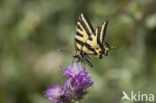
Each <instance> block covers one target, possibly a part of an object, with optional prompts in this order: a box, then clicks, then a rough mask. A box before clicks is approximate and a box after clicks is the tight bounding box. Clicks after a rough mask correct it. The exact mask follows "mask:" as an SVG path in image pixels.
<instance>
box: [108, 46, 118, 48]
mask: <svg viewBox="0 0 156 103" xmlns="http://www.w3.org/2000/svg"><path fill="white" fill-rule="evenodd" d="M110 48H111V49H118V48H119V47H118V46H111V47H110Z"/></svg>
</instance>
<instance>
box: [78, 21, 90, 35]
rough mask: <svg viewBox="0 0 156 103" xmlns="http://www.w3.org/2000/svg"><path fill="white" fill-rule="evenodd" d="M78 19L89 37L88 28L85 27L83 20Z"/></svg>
mask: <svg viewBox="0 0 156 103" xmlns="http://www.w3.org/2000/svg"><path fill="white" fill-rule="evenodd" d="M78 21H79V22H80V24H81V25H82V26H83V28H84V30H85V32H86V33H87V35H88V37H90V35H91V34H90V32H89V30H88V28H87V27H86V25H85V24H84V22H83V21H80V20H78Z"/></svg>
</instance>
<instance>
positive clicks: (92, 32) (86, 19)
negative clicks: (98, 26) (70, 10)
mask: <svg viewBox="0 0 156 103" xmlns="http://www.w3.org/2000/svg"><path fill="white" fill-rule="evenodd" d="M81 15H82V16H83V17H84V19H85V21H86V23H87V24H88V26H89V28H90V30H91V34H94V28H93V27H92V25H91V23H90V21H89V19H88V18H87V16H86V15H85V14H84V13H81ZM87 24H85V25H86V26H87Z"/></svg>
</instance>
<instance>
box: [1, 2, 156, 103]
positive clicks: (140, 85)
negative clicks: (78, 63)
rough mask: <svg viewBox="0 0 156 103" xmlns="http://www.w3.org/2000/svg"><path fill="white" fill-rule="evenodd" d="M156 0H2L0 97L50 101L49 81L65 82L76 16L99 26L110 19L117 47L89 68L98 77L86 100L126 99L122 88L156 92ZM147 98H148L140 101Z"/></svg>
mask: <svg viewBox="0 0 156 103" xmlns="http://www.w3.org/2000/svg"><path fill="white" fill-rule="evenodd" d="M155 5H156V1H155V0H79V1H78V0H77V1H76V0H1V1H0V103H50V102H49V101H47V100H46V98H45V97H44V91H45V90H46V88H47V85H51V84H56V83H59V84H61V83H62V82H63V81H64V80H63V79H64V77H63V76H62V75H61V72H62V71H61V69H60V65H61V66H62V67H66V66H69V65H71V64H72V60H73V58H72V54H68V53H64V52H58V51H57V49H58V48H63V49H65V50H67V51H71V52H73V53H74V39H73V38H74V34H75V25H76V20H77V17H78V15H79V13H80V12H85V13H86V14H87V15H88V18H89V19H90V21H91V22H92V25H93V26H94V28H95V27H96V26H97V25H99V24H100V23H101V22H103V21H105V20H109V25H108V29H107V34H106V38H105V42H108V43H110V44H111V45H114V46H119V48H118V49H113V50H111V51H110V52H109V56H107V57H104V58H103V59H101V60H99V59H97V58H96V57H94V56H93V57H92V59H93V63H94V67H93V68H89V67H88V68H87V69H88V70H89V71H90V72H91V76H92V77H93V80H94V81H95V85H94V87H92V88H91V89H90V92H89V95H87V96H86V98H87V99H86V100H84V101H82V102H84V103H95V102H96V103H130V102H126V101H121V100H120V99H121V96H122V91H123V90H124V91H126V92H128V93H130V91H132V90H133V91H136V92H137V91H140V92H141V93H153V94H155V96H156V47H155V45H156V6H155ZM141 103H144V102H141Z"/></svg>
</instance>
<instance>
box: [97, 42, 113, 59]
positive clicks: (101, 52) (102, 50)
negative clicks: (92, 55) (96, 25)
mask: <svg viewBox="0 0 156 103" xmlns="http://www.w3.org/2000/svg"><path fill="white" fill-rule="evenodd" d="M110 48H111V47H110V45H109V44H107V43H103V48H100V50H99V51H98V53H97V57H99V58H100V59H101V58H102V57H104V56H107V55H108V51H109V50H110Z"/></svg>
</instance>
